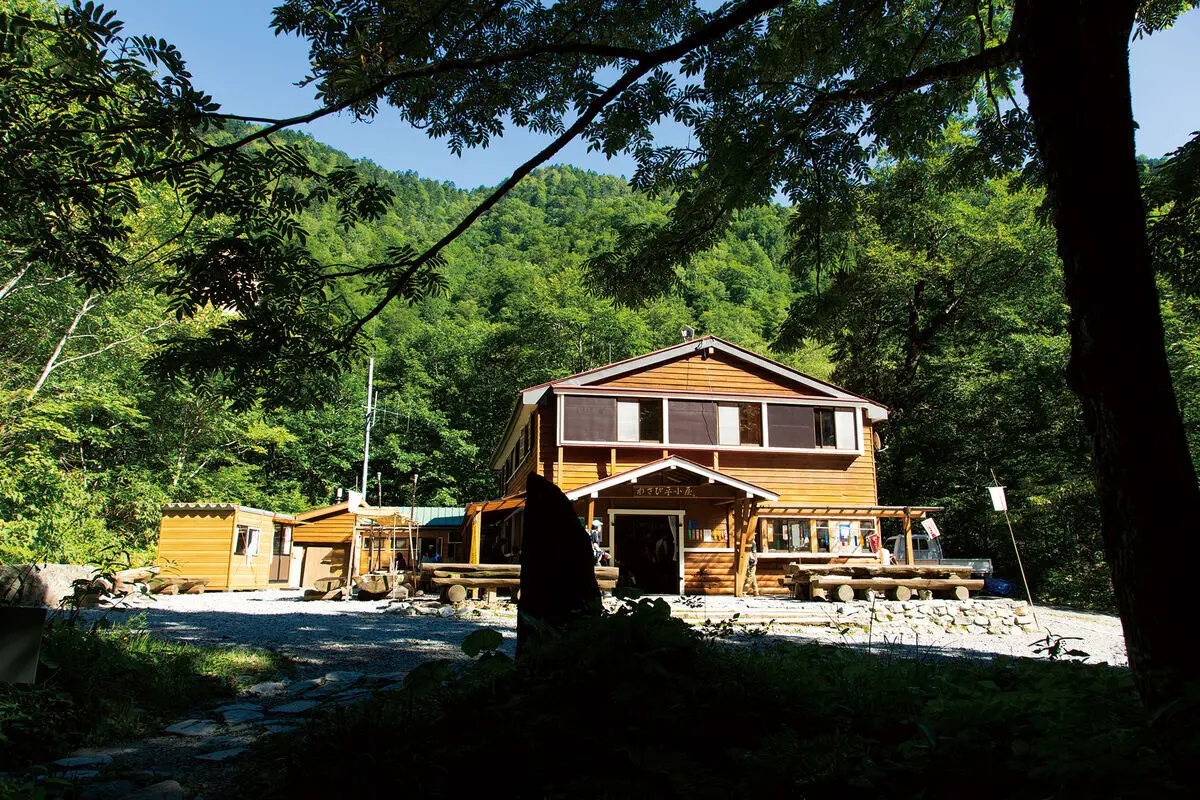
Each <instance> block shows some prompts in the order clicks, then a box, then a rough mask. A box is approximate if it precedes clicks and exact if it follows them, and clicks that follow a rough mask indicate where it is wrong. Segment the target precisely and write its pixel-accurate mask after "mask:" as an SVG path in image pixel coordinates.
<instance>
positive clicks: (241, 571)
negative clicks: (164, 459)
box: [157, 503, 294, 591]
mask: <svg viewBox="0 0 1200 800" xmlns="http://www.w3.org/2000/svg"><path fill="white" fill-rule="evenodd" d="M293 523H294V519H293V518H292V517H290V516H288V515H286V514H276V513H275V512H273V511H265V510H263V509H261V508H247V507H246V506H242V505H237V504H232V503H167V504H166V505H164V506H163V509H162V521H161V522H160V523H159V534H158V559H157V563H158V566H159V567H161V568H162V574H163V575H164V576H172V577H179V578H185V579H189V580H203V579H207V580H208V584H207V586H206V589H208V590H212V591H223V590H235V589H266V588H269V587H271V586H280V587H285V586H289V585H291V584H292V573H293V569H292V565H291V562H292V541H291V537H292V525H293Z"/></svg>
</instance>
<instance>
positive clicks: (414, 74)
mask: <svg viewBox="0 0 1200 800" xmlns="http://www.w3.org/2000/svg"><path fill="white" fill-rule="evenodd" d="M781 4H782V3H781V2H774V3H772V4H771V5H781ZM658 52H661V51H658ZM546 55H591V56H600V57H604V58H616V59H629V60H631V61H640V60H642V59H645V58H647V57H649V56H651V55H652V54H651V53H649V52H647V51H645V50H637V49H633V48H628V47H616V46H613V45H604V44H593V43H590V42H564V43H558V44H544V45H538V46H536V47H525V48H521V49H519V50H510V51H508V52H505V53H497V54H495V55H491V56H486V57H481V58H453V59H447V60H445V61H439V62H437V63H435V64H422V65H421V66H419V67H413V68H411V69H406V70H401V71H400V72H397V73H395V74H392V75H389V76H387V77H386V78H382V79H380V80H378V81H376V82H375V83H373V84H371V85H370V86H368V87H367V88H366V89H364V90H363V91H361V92H358V93H355V94H353V95H351V96H350V97H347V98H346V99H344V100H342V101H341V102H338V103H334V104H333V105H331V106H324V107H322V108H318V109H314V110H313V111H310V112H308V113H307V114H301V115H299V116H295V117H285V118H283V119H276V120H272V121H271V123H270V124H269V125H267V126H266V127H265V128H262V129H260V130H257V131H255V132H253V133H250V134H247V135H246V136H243V137H242V138H241V139H238V140H236V141H233V142H229V143H228V144H223V145H219V146H215V147H209V148H205V149H204V150H203V151H201V152H199V153H197V154H196V155H194V156H190V157H189V158H184V159H180V160H178V161H171V162H167V163H164V164H158V165H156V166H153V167H148V168H146V169H143V170H137V171H135V172H128V173H125V174H123V175H113V176H111V177H108V178H102V179H100V180H95V181H79V182H77V183H74V184H70V185H77V186H102V185H105V184H110V183H124V182H126V181H132V180H140V179H142V178H149V177H152V176H154V175H158V174H161V173H163V172H166V171H167V170H170V169H179V168H182V167H188V166H191V165H192V164H198V163H200V162H202V161H207V160H208V159H211V158H213V157H215V156H219V155H222V154H224V153H229V152H232V151H234V150H238V149H240V148H242V147H245V146H246V145H248V144H251V143H252V142H256V141H258V140H259V139H263V138H266V137H268V136H271V135H272V134H276V133H278V132H279V131H281V130H284V129H286V128H293V127H295V126H297V125H307V124H308V123H310V122H315V121H316V120H318V119H321V118H323V117H327V116H329V115H330V114H336V113H338V112H341V111H345V110H346V109H348V108H350V107H351V106H353V105H355V104H357V103H360V102H362V101H363V100H366V99H368V98H371V97H376V96H378V95H379V93H380V92H383V91H384V90H385V89H387V88H388V87H390V86H391V85H392V84H394V83H399V82H400V81H405V80H410V79H412V78H429V77H433V76H435V75H442V74H445V73H448V72H464V71H471V70H477V69H482V68H485V67H495V66H500V65H501V64H506V63H509V62H511V61H523V60H525V59H528V58H537V57H539V56H546ZM660 63H661V62H660ZM205 116H211V117H217V118H221V117H229V118H237V117H234V116H233V115H228V114H219V113H218V114H211V115H205ZM246 119H249V118H246Z"/></svg>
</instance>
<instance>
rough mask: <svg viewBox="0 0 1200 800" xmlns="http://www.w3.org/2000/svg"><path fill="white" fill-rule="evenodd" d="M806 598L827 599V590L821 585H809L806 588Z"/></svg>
mask: <svg viewBox="0 0 1200 800" xmlns="http://www.w3.org/2000/svg"><path fill="white" fill-rule="evenodd" d="M808 598H809V599H810V600H828V599H829V590H828V589H825V588H823V587H821V586H810V587H809V589H808Z"/></svg>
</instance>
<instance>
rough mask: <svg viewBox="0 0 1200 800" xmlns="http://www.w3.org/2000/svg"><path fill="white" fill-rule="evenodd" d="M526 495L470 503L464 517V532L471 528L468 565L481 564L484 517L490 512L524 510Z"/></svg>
mask: <svg viewBox="0 0 1200 800" xmlns="http://www.w3.org/2000/svg"><path fill="white" fill-rule="evenodd" d="M524 507H525V493H524V492H518V493H516V494H510V495H508V496H507V497H501V498H500V499H499V500H484V501H482V502H478V503H468V504H467V507H466V513H465V514H464V515H463V525H462V529H461V530H463V531H466V529H467V526H468V525H470V526H471V540H470V541H471V546H470V548H468V551H467V563H469V564H478V563H479V555H480V553H479V551H480V547H481V542H480V540H481V539H482V538H483V515H484V514H485V513H486V512H489V511H506V510H508V509H516V508H524Z"/></svg>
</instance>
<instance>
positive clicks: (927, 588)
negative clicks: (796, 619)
mask: <svg viewBox="0 0 1200 800" xmlns="http://www.w3.org/2000/svg"><path fill="white" fill-rule="evenodd" d="M792 566H796V565H789V570H788V573H789V574H788V576H787V577H786V578H785V579H784V581H785V582H786V583H790V584H791V586H792V596H793V597H795V598H796V599H798V600H799V599H805V595H807V599H809V600H829V599H835V600H837V601H839V602H842V603H848V602H850V601H851V600H853V599H854V598H855V595H856V594H857V596H858V597H860V598H861V599H865V600H870V599H872V598H874V597H875V595H877V594H880V595H886V596H887V597H888V598H890V599H892V600H902V601H903V600H911V599H912V597H913V594H914V592H919V593H920V597H921V599H929V598H931V597H932V596H933V593H934V592H938V593H942V594H945V595H948V596H949V597H951V598H953V599H955V600H966V599H967V598H968V597H970V594H971V592H973V591H975V592H978V591H980V590H982V589H983V581H982V580H978V579H973V578H971V577H970V575H969V573H970V567H947V566H915V565H914V566H893V567H885V566H882V565H877V566H875V567H873V568H869V569H868V568H861V567H859V568H852V569H845V568H843V569H841V570H839V571H838V572H840V574H836V573H834V572H833V571H832V570H829V569H822V568H817V569H811V568H803V567H802V568H799V569H795V570H793V569H790V567H792ZM964 573H965V574H964Z"/></svg>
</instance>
